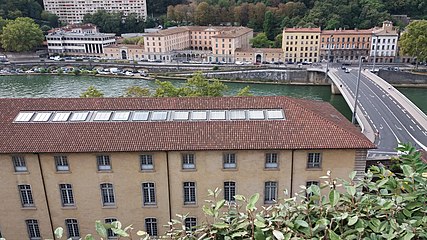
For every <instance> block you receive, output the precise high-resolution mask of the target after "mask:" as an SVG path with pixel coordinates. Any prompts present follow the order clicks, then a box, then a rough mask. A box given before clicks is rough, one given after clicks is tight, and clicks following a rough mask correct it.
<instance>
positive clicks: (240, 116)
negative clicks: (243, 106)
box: [230, 110, 246, 120]
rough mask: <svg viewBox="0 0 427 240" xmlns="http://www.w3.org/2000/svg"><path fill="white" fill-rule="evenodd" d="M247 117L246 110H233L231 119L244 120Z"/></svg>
mask: <svg viewBox="0 0 427 240" xmlns="http://www.w3.org/2000/svg"><path fill="white" fill-rule="evenodd" d="M244 119H246V116H245V111H243V110H231V111H230V120H244Z"/></svg>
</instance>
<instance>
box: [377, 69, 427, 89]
mask: <svg viewBox="0 0 427 240" xmlns="http://www.w3.org/2000/svg"><path fill="white" fill-rule="evenodd" d="M378 76H379V77H380V78H382V79H384V80H386V81H387V82H388V83H390V84H410V85H412V84H427V73H423V74H422V73H411V72H401V71H388V70H382V69H381V70H380V71H379V72H378Z"/></svg>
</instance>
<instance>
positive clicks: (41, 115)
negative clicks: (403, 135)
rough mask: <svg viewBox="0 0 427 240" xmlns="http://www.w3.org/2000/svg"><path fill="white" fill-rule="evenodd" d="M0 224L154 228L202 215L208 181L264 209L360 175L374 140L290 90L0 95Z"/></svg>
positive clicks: (155, 231)
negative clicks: (212, 94)
mask: <svg viewBox="0 0 427 240" xmlns="http://www.w3.org/2000/svg"><path fill="white" fill-rule="evenodd" d="M0 123H1V125H2V127H1V128H0V133H1V134H0V171H1V174H0V186H1V188H0V193H1V194H2V195H3V196H7V197H5V198H3V199H2V204H1V205H0V211H1V212H2V216H7V218H6V217H5V218H0V230H1V231H2V236H3V237H6V238H8V239H27V238H53V233H52V231H53V229H54V228H56V227H58V226H62V227H63V228H64V229H66V233H65V234H67V236H68V237H78V236H83V235H85V234H87V233H92V232H93V227H92V226H93V222H94V221H95V220H102V221H106V222H108V221H112V220H115V219H117V220H120V221H121V222H122V223H123V224H125V225H128V224H131V223H132V224H133V227H134V228H135V229H142V230H145V231H148V232H149V233H151V234H152V235H160V234H163V233H164V231H165V229H163V228H162V226H163V225H165V224H166V223H167V222H168V221H169V220H170V219H171V218H174V217H175V214H186V213H188V218H187V219H186V221H185V222H186V224H187V225H189V226H194V225H197V224H198V222H201V221H204V218H202V216H203V214H202V210H201V207H202V205H203V199H205V198H206V196H207V190H208V189H215V188H216V187H220V188H222V189H224V191H223V196H222V197H224V199H226V200H228V201H232V200H233V196H234V195H235V194H243V195H251V194H253V193H255V192H258V193H260V194H261V199H262V200H263V201H261V203H260V204H263V205H268V204H270V203H272V202H274V201H276V200H277V199H280V198H283V197H285V196H284V195H283V191H284V190H285V189H287V190H288V191H289V192H290V193H291V195H293V194H294V193H296V192H297V191H299V186H301V185H307V184H318V183H319V181H320V179H319V177H320V176H323V175H325V174H326V172H327V171H328V170H331V171H332V174H333V176H336V177H342V178H346V177H347V176H348V174H349V173H350V172H351V171H354V170H355V171H358V172H359V173H362V172H363V171H364V167H365V160H366V151H367V150H368V149H370V148H374V147H375V146H374V145H373V144H372V143H371V142H370V141H369V140H368V139H367V138H365V137H364V136H363V135H362V134H361V133H360V131H359V130H358V129H357V128H355V127H354V126H353V125H352V124H351V123H350V122H349V121H348V120H347V119H346V118H345V117H344V116H343V115H341V114H340V113H339V112H338V111H337V110H335V109H334V108H333V107H332V106H331V105H330V104H328V103H324V102H319V101H312V100H302V99H294V98H289V97H218V98H101V99H84V98H82V99H64V98H62V99H53V98H44V99H0Z"/></svg>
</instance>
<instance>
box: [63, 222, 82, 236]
mask: <svg viewBox="0 0 427 240" xmlns="http://www.w3.org/2000/svg"><path fill="white" fill-rule="evenodd" d="M65 225H66V226H67V234H68V238H71V239H80V232H79V224H78V222H77V219H65Z"/></svg>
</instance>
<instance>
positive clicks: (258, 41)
mask: <svg viewBox="0 0 427 240" xmlns="http://www.w3.org/2000/svg"><path fill="white" fill-rule="evenodd" d="M250 43H251V44H252V47H254V48H270V47H271V46H272V45H273V42H272V41H270V40H268V38H267V35H266V34H265V33H259V34H258V35H256V36H255V37H254V38H252V39H251V40H250Z"/></svg>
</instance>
